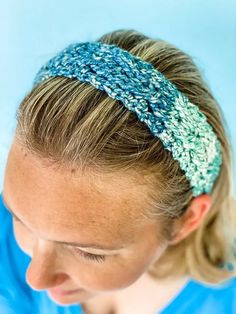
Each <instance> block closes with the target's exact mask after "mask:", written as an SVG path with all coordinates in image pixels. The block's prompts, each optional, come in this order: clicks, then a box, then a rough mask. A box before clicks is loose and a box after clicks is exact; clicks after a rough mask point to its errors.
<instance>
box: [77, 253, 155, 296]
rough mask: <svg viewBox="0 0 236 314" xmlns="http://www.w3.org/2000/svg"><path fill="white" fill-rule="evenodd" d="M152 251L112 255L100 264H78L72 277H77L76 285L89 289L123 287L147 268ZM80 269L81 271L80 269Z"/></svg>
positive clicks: (115, 288)
mask: <svg viewBox="0 0 236 314" xmlns="http://www.w3.org/2000/svg"><path fill="white" fill-rule="evenodd" d="M153 256H154V252H153V251H152V252H151V251H150V252H143V254H142V253H141V254H135V253H134V252H133V254H132V256H131V254H130V256H129V257H127V256H126V257H125V258H122V257H119V256H117V257H112V259H111V260H110V261H108V260H107V262H104V263H101V264H91V263H89V264H87V265H85V266H84V267H83V266H82V267H81V265H80V269H79V271H78V272H76V273H74V274H73V275H72V277H73V278H74V281H76V278H78V285H79V284H80V285H82V286H83V287H84V289H87V290H90V291H94V292H96V291H104V292H105V291H112V290H119V289H124V288H126V287H128V286H130V285H131V284H133V283H134V282H135V281H136V280H138V278H139V277H140V276H142V275H143V273H144V272H145V271H146V270H147V268H148V266H149V265H150V263H151V261H152V260H153ZM81 270H82V271H81Z"/></svg>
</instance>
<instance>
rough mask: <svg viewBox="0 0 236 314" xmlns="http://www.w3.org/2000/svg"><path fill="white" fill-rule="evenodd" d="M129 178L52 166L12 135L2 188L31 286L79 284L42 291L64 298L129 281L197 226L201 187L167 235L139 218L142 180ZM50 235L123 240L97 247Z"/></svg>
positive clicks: (205, 198)
mask: <svg viewBox="0 0 236 314" xmlns="http://www.w3.org/2000/svg"><path fill="white" fill-rule="evenodd" d="M131 179H133V178H131V177H130V175H127V173H125V174H120V175H119V176H115V177H114V175H108V174H106V175H103V176H96V178H95V177H94V176H92V175H91V174H88V175H85V174H83V175H82V174H80V173H78V172H76V173H75V172H74V171H70V170H68V169H55V168H54V167H52V166H51V165H49V163H48V164H47V163H46V162H45V161H43V160H42V159H39V158H38V157H35V156H34V155H33V154H31V153H29V152H28V151H26V150H25V149H24V147H23V146H22V145H21V144H20V143H19V142H17V141H16V140H14V141H13V144H12V146H11V149H10V151H9V155H8V160H7V164H6V171H5V178H4V184H3V193H2V196H3V200H4V203H5V205H6V207H7V208H9V209H10V210H11V211H12V212H13V213H14V215H16V216H17V217H18V218H19V219H20V221H17V220H16V219H15V218H14V220H13V223H14V233H15V237H16V240H17V243H18V245H19V246H20V248H21V249H22V250H23V251H24V252H25V253H26V254H27V255H29V256H30V257H31V261H30V264H29V266H28V269H27V272H26V281H27V283H28V284H29V285H30V286H31V287H32V288H33V289H34V290H47V291H48V289H50V288H53V287H60V288H61V289H62V290H74V289H78V288H80V289H81V291H78V292H76V293H74V294H71V295H67V296H55V295H51V294H49V295H50V297H51V298H52V299H53V300H54V301H55V302H56V303H58V304H61V305H65V304H74V303H82V302H85V301H86V300H89V299H91V298H94V297H95V296H99V295H104V293H105V292H106V293H107V292H114V291H118V290H120V289H127V288H129V287H133V286H134V285H135V284H136V283H137V282H139V281H140V280H141V278H143V275H144V274H146V273H147V270H148V268H149V267H150V266H151V265H152V264H153V263H154V262H155V261H156V260H157V259H158V258H159V257H160V256H161V255H162V254H163V253H164V251H165V250H166V249H167V247H168V246H169V245H173V244H175V243H177V242H179V241H180V240H181V239H183V238H184V237H186V236H187V235H188V234H190V233H191V232H192V231H193V230H195V229H196V228H197V227H198V225H199V223H200V222H201V220H202V219H203V218H204V216H205V214H206V212H207V211H208V209H209V208H210V203H211V199H210V196H209V195H201V196H198V197H197V198H195V199H194V200H193V201H192V203H191V204H190V207H189V209H188V211H187V213H186V215H185V216H184V217H183V218H182V219H181V221H179V222H178V224H177V225H176V226H178V228H176V230H178V231H177V232H176V234H175V236H174V237H173V239H172V241H169V242H167V241H165V240H164V239H161V238H159V237H157V234H158V231H159V230H160V225H159V224H158V222H157V221H150V220H146V219H144V218H142V219H140V218H141V216H140V212H141V210H142V209H143V208H145V197H144V196H145V192H146V187H145V186H144V185H143V184H141V183H140V184H138V183H136V184H134V182H133V181H132V180H131ZM57 241H60V242H79V243H82V244H87V243H91V242H92V243H96V244H100V245H103V246H106V245H107V246H116V247H118V246H123V248H120V249H117V251H109V250H106V251H104V250H98V249H94V248H91V247H87V248H84V247H81V246H78V247H77V246H72V245H67V244H62V243H59V242H57ZM81 252H82V253H81ZM83 253H85V254H86V253H89V254H96V255H105V260H99V261H97V260H91V259H88V258H87V257H85V256H83V255H81V254H83Z"/></svg>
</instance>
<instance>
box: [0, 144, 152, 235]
mask: <svg viewBox="0 0 236 314" xmlns="http://www.w3.org/2000/svg"><path fill="white" fill-rule="evenodd" d="M4 195H5V196H6V197H7V199H8V200H9V202H10V203H11V206H13V208H12V210H14V211H15V212H16V211H17V213H18V214H19V215H24V216H27V217H33V216H34V217H35V216H36V217H37V218H38V221H39V222H41V224H42V223H44V222H46V221H47V222H48V221H53V222H54V226H60V228H61V229H62V230H68V226H70V228H71V230H76V229H77V228H78V227H80V228H82V227H86V230H88V231H92V230H97V229H99V230H105V231H106V232H105V234H106V235H108V234H110V235H118V234H119V235H120V236H124V237H125V236H126V235H129V236H130V232H132V231H133V232H134V231H135V228H136V226H137V223H136V222H137V221H139V222H140V220H141V221H142V219H141V217H142V216H141V212H142V211H143V209H144V208H145V206H146V200H145V196H146V195H147V186H146V185H145V184H143V183H142V182H141V181H138V179H136V180H135V177H134V176H132V175H131V174H127V173H119V174H113V175H112V174H107V173H106V174H105V175H103V174H100V175H99V174H96V175H95V173H93V174H91V173H89V174H87V175H86V174H84V173H83V174H81V173H80V172H79V170H77V171H71V169H62V168H57V169H55V168H53V167H52V166H49V165H48V166H46V165H45V162H43V161H42V160H41V159H40V158H39V157H35V156H34V155H33V154H30V153H29V152H28V151H26V150H25V149H24V148H23V147H22V146H21V145H20V144H19V143H17V142H14V143H13V145H12V147H11V150H10V152H9V156H8V162H7V166H6V173H5V180H4ZM32 215H33V216H32ZM45 226H46V225H45Z"/></svg>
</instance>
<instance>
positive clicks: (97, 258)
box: [72, 247, 107, 263]
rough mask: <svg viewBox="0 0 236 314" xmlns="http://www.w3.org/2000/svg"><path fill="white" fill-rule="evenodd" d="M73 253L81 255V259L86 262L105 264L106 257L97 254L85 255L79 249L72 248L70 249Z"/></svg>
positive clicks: (85, 253)
mask: <svg viewBox="0 0 236 314" xmlns="http://www.w3.org/2000/svg"><path fill="white" fill-rule="evenodd" d="M72 249H73V251H75V252H76V253H77V254H79V255H81V256H82V257H83V258H85V259H87V260H90V261H91V260H92V261H96V262H98V263H101V262H105V260H106V257H107V256H106V255H98V254H91V253H87V252H84V251H81V250H80V249H78V248H76V247H73V248H72Z"/></svg>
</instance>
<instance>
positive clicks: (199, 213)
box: [169, 194, 212, 245]
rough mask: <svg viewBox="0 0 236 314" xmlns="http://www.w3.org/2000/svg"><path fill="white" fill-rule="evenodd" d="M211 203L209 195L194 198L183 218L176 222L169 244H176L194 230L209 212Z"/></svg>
mask: <svg viewBox="0 0 236 314" xmlns="http://www.w3.org/2000/svg"><path fill="white" fill-rule="evenodd" d="M211 203H212V201H211V196H210V195H209V194H203V195H200V196H198V197H196V198H194V199H193V200H192V202H191V204H190V205H189V207H188V209H187V211H186V213H185V214H184V216H183V217H182V218H181V219H180V220H179V221H178V224H177V227H176V228H175V230H174V232H173V236H172V239H171V240H170V241H169V244H170V245H174V244H177V243H178V242H180V240H182V239H184V238H186V237H187V236H188V235H189V234H190V233H191V232H193V231H194V230H196V229H197V228H198V226H199V225H200V223H201V222H202V221H203V219H204V217H205V215H206V214H207V212H208V211H209V209H210V207H211Z"/></svg>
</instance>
